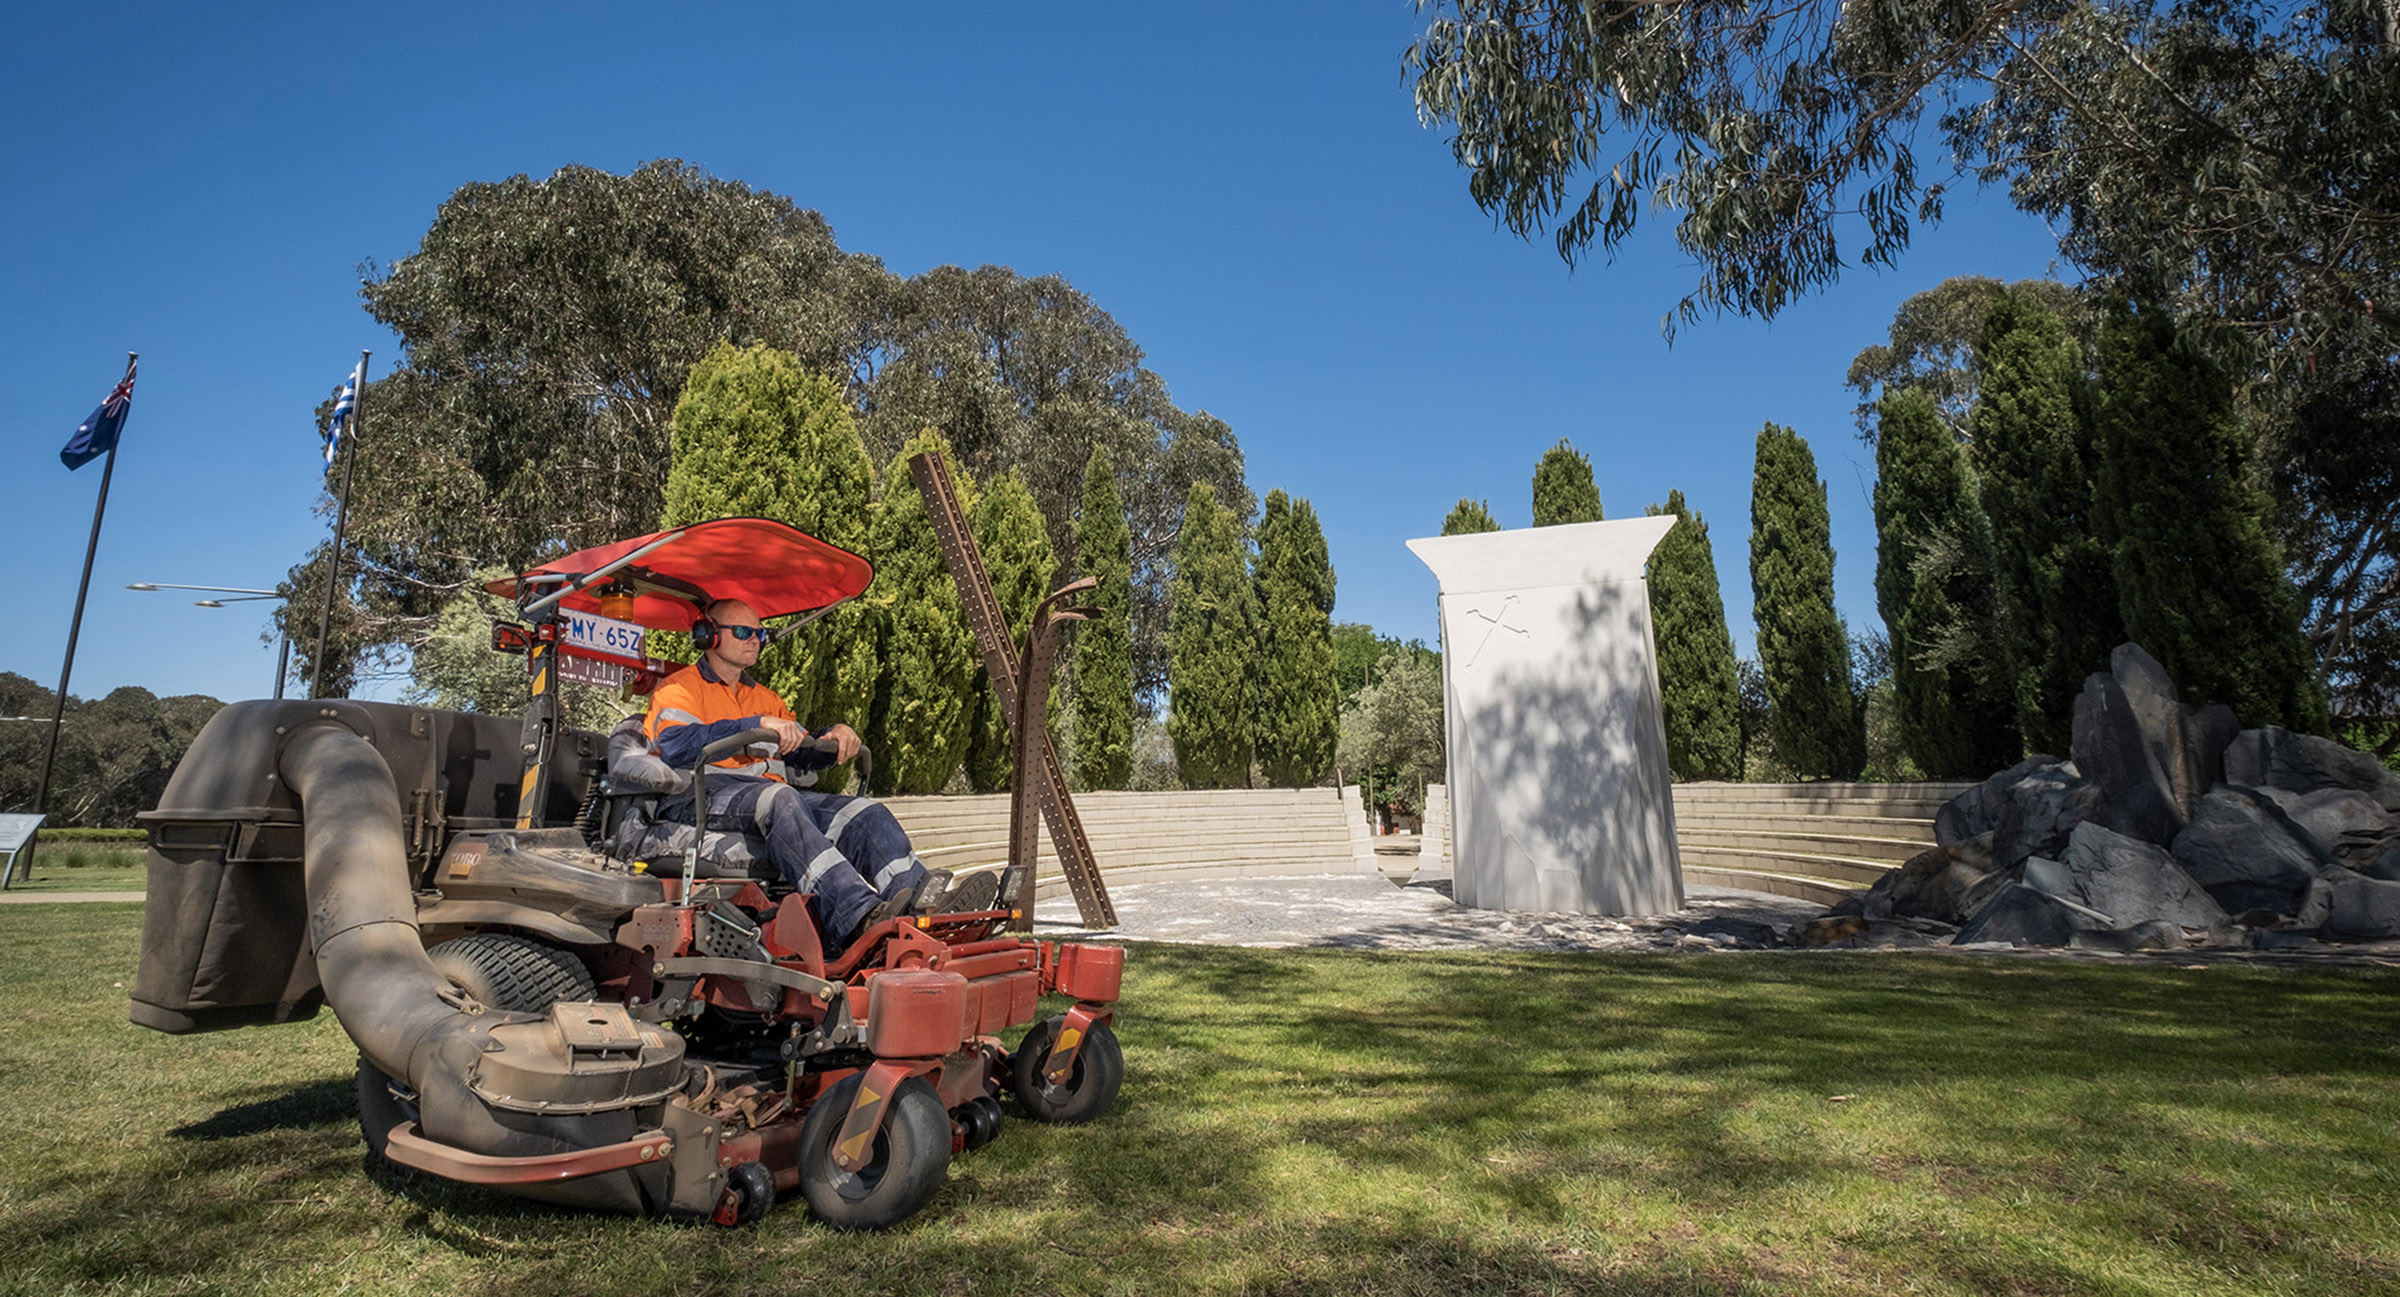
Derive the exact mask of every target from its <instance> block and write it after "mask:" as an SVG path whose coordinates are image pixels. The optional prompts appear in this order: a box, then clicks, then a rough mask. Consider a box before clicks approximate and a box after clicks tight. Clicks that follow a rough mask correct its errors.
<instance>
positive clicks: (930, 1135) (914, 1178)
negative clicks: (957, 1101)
mask: <svg viewBox="0 0 2400 1297" xmlns="http://www.w3.org/2000/svg"><path fill="white" fill-rule="evenodd" d="M865 1079H866V1073H864V1072H860V1073H858V1074H856V1075H853V1076H849V1077H846V1078H844V1079H843V1080H841V1081H839V1082H837V1083H835V1085H834V1087H833V1088H832V1089H830V1090H827V1091H826V1092H825V1093H824V1094H822V1095H819V1096H818V1097H817V1101H816V1102H815V1103H814V1104H812V1105H810V1106H809V1109H808V1116H807V1117H806V1118H805V1119H804V1120H802V1122H801V1123H800V1195H801V1196H802V1197H803V1198H806V1199H807V1200H808V1209H809V1211H810V1212H812V1213H814V1214H815V1216H816V1218H817V1219H818V1220H821V1221H824V1222H825V1223H826V1224H828V1225H831V1226H834V1227H835V1228H837V1229H887V1228H889V1227H891V1226H893V1225H897V1224H899V1223H900V1222H901V1221H904V1220H907V1219H908V1218H909V1217H910V1216H912V1215H915V1214H916V1211H917V1209H918V1208H919V1207H922V1206H924V1205H925V1204H926V1202H927V1201H928V1200H929V1199H931V1198H932V1197H933V1195H934V1193H935V1191H937V1190H939V1189H940V1188H941V1187H942V1179H943V1177H944V1176H947V1175H948V1174H950V1114H949V1113H948V1112H947V1111H945V1110H944V1109H943V1107H942V1099H941V1096H940V1095H939V1094H937V1093H936V1092H935V1091H934V1088H933V1086H931V1085H930V1084H928V1083H927V1082H926V1080H925V1078H923V1077H921V1076H912V1077H910V1078H908V1079H907V1080H905V1081H902V1082H901V1083H900V1088H899V1089H897V1090H894V1091H892V1099H891V1106H890V1107H889V1108H887V1109H885V1110H884V1114H883V1126H882V1127H881V1128H880V1129H878V1130H877V1131H876V1132H875V1147H874V1149H873V1151H872V1152H871V1153H870V1154H869V1155H868V1158H867V1164H866V1165H865V1166H862V1167H860V1168H859V1169H858V1170H857V1171H855V1172H852V1171H845V1170H843V1169H842V1168H840V1167H838V1166H835V1165H834V1163H833V1144H834V1141H835V1140H836V1139H839V1138H840V1137H841V1133H842V1121H843V1119H844V1118H846V1117H848V1116H849V1115H850V1106H851V1104H853V1103H855V1102H857V1100H858V1087H859V1083H860V1082H861V1081H863V1080H865Z"/></svg>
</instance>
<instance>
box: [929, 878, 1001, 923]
mask: <svg viewBox="0 0 2400 1297" xmlns="http://www.w3.org/2000/svg"><path fill="white" fill-rule="evenodd" d="M999 900H1000V875H998V874H995V873H992V872H991V871H989V870H985V871H983V872H982V873H975V874H969V875H967V876H966V877H965V878H963V879H961V880H959V881H958V882H957V883H956V884H955V885H953V886H952V887H951V888H950V894H949V895H948V896H945V897H943V898H942V908H941V909H940V910H938V911H935V913H940V914H972V913H974V912H976V911H978V910H991V909H997V908H999V905H998V902H999ZM920 913H923V911H920Z"/></svg>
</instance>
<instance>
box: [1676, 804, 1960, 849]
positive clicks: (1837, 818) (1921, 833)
mask: <svg viewBox="0 0 2400 1297" xmlns="http://www.w3.org/2000/svg"><path fill="white" fill-rule="evenodd" d="M1691 829H1706V830H1711V831H1722V830H1749V829H1756V830H1758V831H1759V832H1762V833H1812V832H1814V833H1847V834H1851V835H1854V836H1857V837H1862V838H1894V839H1899V840H1904V841H1909V842H1922V843H1925V844H1927V845H1928V846H1930V845H1932V843H1933V840H1934V837H1933V821H1932V820H1927V819H1914V818H1910V817H1907V816H1899V815H1793V814H1790V813H1788V812H1787V813H1784V814H1778V815H1751V814H1741V813H1736V814H1727V813H1725V812H1722V811H1718V810H1715V809H1713V808H1712V809H1710V810H1707V811H1700V812H1693V811H1684V810H1680V809H1679V810H1677V811H1676V812H1675V830H1676V832H1678V833H1682V832H1684V831H1687V830H1691Z"/></svg>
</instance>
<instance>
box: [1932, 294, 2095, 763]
mask: <svg viewBox="0 0 2400 1297" xmlns="http://www.w3.org/2000/svg"><path fill="white" fill-rule="evenodd" d="M1975 376H1976V395H1975V409H1974V412H1973V413H1972V414H1970V415H1969V416H1968V421H1967V427H1968V429H1969V431H1970V433H1971V434H1972V435H1973V437H1974V442H1975V449H1974V455H1975V469H1976V473H1977V476H1978V478H1979V479H1980V484H1981V486H1982V494H1983V509H1984V515H1985V516H1986V517H1987V518H1989V519H1990V520H1991V524H1992V558H1993V570H1994V573H1995V574H1996V576H1997V580H1996V581H1995V582H1994V584H1995V586H1996V587H1997V588H1998V590H1999V592H2000V599H2001V603H2002V606H2003V607H2004V608H2005V609H2006V614H2007V615H2006V616H2005V618H2004V619H2003V622H2004V624H2005V625H2006V626H2007V627H2008V628H2009V633H2010V640H2011V642H2010V645H2009V656H2010V658H2011V660H2012V662H2013V663H2014V666H2013V668H2012V675H2013V676H2014V678H2015V686H2016V687H2015V691H2014V692H2015V703H2016V710H2017V728H2018V730H2019V731H2020V732H2021V733H2022V734H2023V736H2024V739H2025V743H2026V746H2028V747H2030V748H2032V749H2033V750H2035V751H2037V752H2060V753H2063V752H2065V751H2066V750H2067V744H2068V740H2069V738H2070V737H2071V731H2072V729H2073V724H2074V719H2075V695H2076V694H2077V693H2078V692H2080V691H2081V690H2082V688H2083V678H2084V677H2085V676H2087V675H2089V674H2091V673H2092V672H2094V671H2105V670H2107V669H2108V655H2109V653H2110V651H2111V650H2113V649H2114V648H2115V647H2116V646H2117V644H2118V642H2119V641H2121V640H2122V639H2123V638H2124V625H2123V621H2122V619H2121V617H2120V615H2119V613H2118V606H2117V583H2116V575H2115V572H2114V570H2113V567H2112V564H2111V562H2110V558H2109V553H2108V549H2107V546H2106V545H2104V544H2103V543H2102V542H2101V540H2100V537H2099V534H2098V531H2097V529H2096V526H2095V519H2094V518H2093V516H2092V476H2093V469H2094V467H2095V459H2096V456H2095V454H2094V447H2093V445H2092V429H2091V401H2090V396H2089V391H2088V387H2087V385H2086V383H2085V382H2084V367H2083V355H2082V348H2081V347H2080V346H2078V345H2077V344H2076V341H2075V338H2074V336H2073V335H2072V334H2070V333H2069V332H2068V331H2067V326H2066V324H2065V323H2064V322H2062V321H2061V320H2060V319H2059V318H2058V316H2057V315H2056V314H2055V313H2054V312H2052V311H2051V310H2050V309H2049V308H2048V307H2047V306H2045V305H2043V304H2042V302H2041V301H2040V299H2038V298H2036V297H2034V296H2033V295H2032V294H2030V293H2026V292H2020V291H2019V290H2017V289H2013V288H2010V289H2003V290H2002V291H2001V292H2000V294H1999V295H1998V297H1997V298H1996V299H1995V300H1994V301H1993V303H1992V309H1991V311H1990V313H1989V314H1987V315H1986V316H1985V317H1984V324H1983V334H1982V336H1981V337H1980V338H1978V339H1977V340H1976V344H1975Z"/></svg>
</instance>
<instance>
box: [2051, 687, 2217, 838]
mask: <svg viewBox="0 0 2400 1297" xmlns="http://www.w3.org/2000/svg"><path fill="white" fill-rule="evenodd" d="M2110 663H2111V670H2110V672H2109V673H2107V674H2102V673H2099V672H2094V673H2093V674H2092V675H2091V676H2089V677H2087V678H2086V679H2085V680H2084V682H2083V692H2082V693H2081V694H2079V695H2077V696H2076V698H2075V728H2074V736H2075V737H2074V745H2073V747H2071V748H2070V749H2069V752H2070V754H2071V755H2072V756H2073V758H2074V761H2075V769H2076V770H2077V771H2079V772H2081V773H2082V775H2083V776H2084V777H2085V778H2087V779H2089V780H2091V781H2092V782H2093V783H2094V784H2096V785H2098V787H2099V789H2100V804H2099V805H2098V806H2097V807H2096V808H2094V810H2093V812H2092V816H2091V818H2093V819H2095V820H2097V821H2099V822H2100V823H2102V824H2105V825H2107V826H2108V827H2109V828H2111V829H2114V830H2116V831H2117V832H2119V833H2123V834H2126V835H2127V836H2130V837H2135V838H2139V839H2141V840H2142V841H2144V842H2156V843H2162V844H2163V843H2167V842H2171V841H2173V840H2174V838H2175V835H2176V833H2177V832H2179V831H2181V830H2182V828H2183V826H2184V824H2185V822H2186V821H2188V820H2189V819H2190V818H2191V811H2192V806H2193V803H2195V802H2196V801H2198V799H2199V791H2198V790H2197V789H2196V788H2194V786H2193V785H2194V784H2195V783H2196V782H2197V781H2198V774H2197V772H2196V771H2195V769H2194V768H2193V762H2192V754H2191V752H2190V750H2189V748H2188V747H2187V746H2186V744H2185V742H2184V726H2183V705H2182V704H2181V703H2179V702H2177V701H2176V700H2175V686H2174V683H2173V682H2171V681H2169V680H2168V679H2167V673H2166V671H2165V670H2164V669H2162V668H2161V667H2160V666H2159V665H2158V663H2157V662H2156V661H2154V660H2152V658H2151V657H2150V655H2149V654H2147V653H2144V652H2143V651H2142V650H2141V649H2140V647H2138V646H2136V645H2132V644H2120V645H2118V646H2117V651H2116V652H2115V653H2114V654H2113V655H2111V657H2110Z"/></svg>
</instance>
